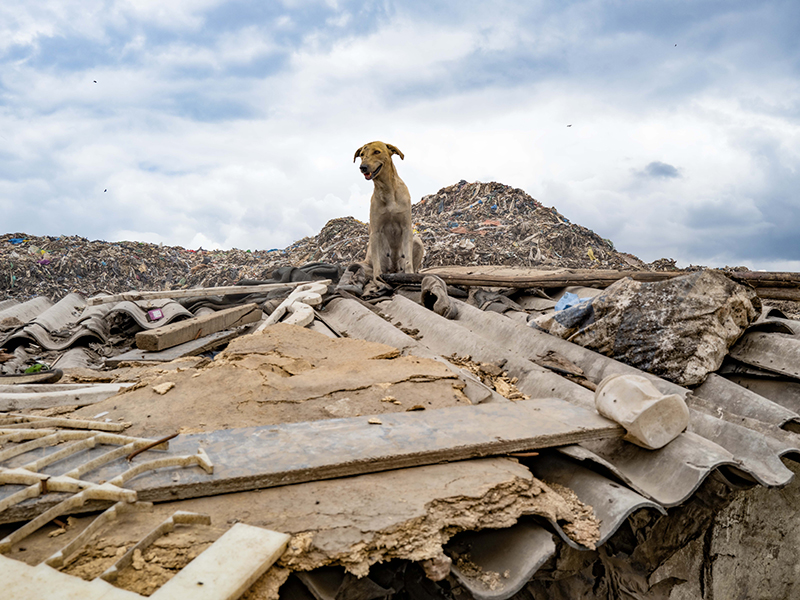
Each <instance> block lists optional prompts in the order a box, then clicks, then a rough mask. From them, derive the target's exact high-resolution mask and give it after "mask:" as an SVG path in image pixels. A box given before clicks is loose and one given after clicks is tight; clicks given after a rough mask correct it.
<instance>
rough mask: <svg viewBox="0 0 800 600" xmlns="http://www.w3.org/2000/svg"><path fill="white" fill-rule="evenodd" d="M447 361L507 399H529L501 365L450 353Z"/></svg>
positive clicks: (515, 379) (514, 378)
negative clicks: (476, 360)
mask: <svg viewBox="0 0 800 600" xmlns="http://www.w3.org/2000/svg"><path fill="white" fill-rule="evenodd" d="M447 360H448V361H450V362H451V363H453V364H454V365H457V366H459V367H461V368H463V369H466V370H467V371H469V372H470V373H472V374H473V375H475V377H477V378H478V379H480V380H481V382H482V383H483V384H484V385H485V386H487V387H489V388H491V389H493V390H494V391H496V392H497V393H498V394H500V395H501V396H503V397H504V398H508V399H509V400H529V399H530V396H529V395H527V394H523V393H522V392H520V391H519V389H518V388H517V381H518V379H517V378H516V377H509V376H508V372H506V371H503V370H502V368H501V367H499V366H498V365H494V364H489V363H481V362H475V361H473V360H472V359H471V357H469V356H457V355H455V354H454V355H452V356H449V357H448V358H447Z"/></svg>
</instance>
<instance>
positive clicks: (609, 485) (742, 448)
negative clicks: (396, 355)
mask: <svg viewBox="0 0 800 600" xmlns="http://www.w3.org/2000/svg"><path fill="white" fill-rule="evenodd" d="M453 302H455V303H456V304H457V306H458V318H457V319H456V320H448V319H445V318H443V317H441V316H439V315H437V314H435V313H433V312H432V311H429V310H427V309H425V308H424V307H422V306H421V305H419V304H417V303H415V302H413V301H411V300H409V299H407V298H405V297H403V296H400V295H395V297H394V298H393V299H392V300H391V301H387V302H383V303H381V304H379V305H378V307H377V308H378V309H379V310H380V312H381V313H382V314H383V315H384V316H386V317H388V318H389V320H390V321H391V324H390V323H389V322H387V321H386V320H385V319H384V318H382V316H379V315H377V314H375V313H374V312H372V311H371V310H369V309H368V308H366V307H365V306H364V305H362V304H360V303H358V302H357V301H355V300H343V299H335V300H333V301H331V302H330V303H329V304H328V306H327V310H326V311H325V313H324V318H325V320H326V322H329V323H330V324H332V325H333V326H334V327H335V328H336V329H338V330H340V331H343V332H346V333H347V334H348V335H350V336H353V337H361V338H364V339H368V340H372V341H380V342H383V343H388V344H392V345H395V346H396V347H398V348H401V349H403V350H404V351H406V352H409V353H411V354H417V355H420V356H424V355H428V354H430V353H433V354H437V355H442V356H450V355H452V354H457V355H460V356H464V355H470V356H472V357H473V359H474V360H477V361H480V362H490V363H491V362H496V361H498V360H506V363H505V365H504V367H503V368H504V369H507V370H508V372H509V375H513V376H515V377H518V378H519V381H518V383H517V386H518V387H519V388H520V390H522V391H523V392H525V393H527V394H530V395H531V396H532V397H537V396H543V395H555V396H557V397H559V398H563V399H565V400H567V401H569V402H573V403H575V404H576V405H579V406H584V407H587V408H588V407H590V406H594V400H593V394H592V392H590V391H589V390H587V389H586V388H584V387H581V386H580V385H578V384H576V383H573V382H571V381H568V380H567V379H564V378H562V377H560V376H558V375H555V374H554V373H552V372H551V371H548V370H546V369H544V368H542V367H540V366H539V365H537V364H536V363H534V362H533V360H535V359H537V358H538V357H540V356H542V355H544V354H545V353H546V352H547V351H550V350H552V351H556V352H558V353H560V354H561V355H562V356H565V357H566V358H568V359H569V360H571V361H572V362H573V363H575V364H576V365H577V366H578V367H580V368H581V369H582V370H583V371H584V373H585V374H586V376H587V378H588V379H589V380H590V381H592V382H594V383H599V382H600V381H601V380H602V379H603V378H604V377H606V376H608V375H611V374H615V373H637V374H639V375H643V376H646V377H648V378H650V379H652V380H653V381H654V383H656V386H657V387H658V388H659V389H660V390H661V391H663V392H665V393H676V392H677V393H680V394H682V395H684V397H686V399H687V402H688V404H689V406H690V407H691V421H690V427H689V430H688V431H686V432H684V433H683V434H681V435H680V436H679V437H678V438H677V439H676V440H674V441H673V442H671V443H670V444H668V445H667V446H665V447H664V448H662V449H660V450H655V451H651V450H645V449H642V448H639V447H637V446H634V445H632V444H629V443H626V442H624V441H622V440H605V441H594V442H585V443H582V444H580V445H574V446H567V447H562V448H560V449H559V451H558V452H557V453H552V454H548V455H546V456H545V458H543V459H542V460H537V461H535V462H533V461H532V462H531V466H530V468H531V470H532V471H533V473H534V475H535V476H537V477H541V478H542V479H544V480H545V481H552V482H556V483H562V484H563V485H566V486H568V487H569V488H571V489H572V490H573V491H575V493H576V494H577V495H578V497H579V498H580V499H581V500H582V501H583V502H584V503H586V504H588V505H590V506H592V507H593V508H594V510H595V514H596V515H597V517H598V519H599V520H600V522H601V539H600V542H599V543H600V544H602V543H605V542H606V541H607V540H608V539H609V538H610V537H611V536H612V535H613V534H614V533H615V532H616V531H617V529H618V528H619V527H620V526H621V525H622V524H623V523H624V521H625V520H626V519H627V518H628V517H629V516H630V515H631V514H632V513H634V512H635V511H637V510H639V509H641V508H651V509H653V510H657V511H660V512H662V513H664V514H666V509H667V508H669V507H673V506H677V505H680V504H681V503H683V502H685V501H686V500H687V499H688V498H689V497H690V496H691V495H692V494H693V493H694V492H695V490H697V488H698V487H699V486H700V485H701V483H702V482H703V481H704V480H705V479H706V478H707V477H708V476H709V474H710V473H711V472H712V471H714V470H720V471H721V472H722V473H723V474H726V473H730V474H731V475H735V476H739V477H745V478H747V479H750V480H752V481H755V482H757V483H759V484H761V485H765V486H770V487H780V486H784V485H786V484H788V483H789V482H790V481H791V479H792V477H793V473H792V472H791V471H790V470H789V469H787V468H786V467H785V466H784V464H783V462H782V461H781V457H783V456H789V457H791V458H795V459H797V458H800V438H798V436H796V435H795V434H794V433H792V431H797V426H798V424H800V415H798V414H797V413H796V412H794V410H793V407H795V406H797V404H796V403H794V404H793V403H791V402H787V403H785V404H781V403H780V400H779V399H778V398H775V399H774V401H772V400H769V399H767V398H764V397H762V396H759V395H758V394H756V393H753V392H750V391H748V390H747V389H745V388H743V387H741V386H739V385H736V384H735V383H733V382H731V381H728V380H727V379H725V378H723V377H720V376H717V375H711V376H710V377H709V378H708V380H707V381H706V382H705V383H704V384H703V385H702V386H700V388H698V389H697V390H695V391H694V393H691V392H689V390H687V389H685V388H681V387H680V386H677V385H675V384H673V383H670V382H668V381H664V380H661V379H658V378H656V377H653V376H651V375H649V374H647V373H643V372H641V371H638V370H637V369H634V368H633V367H629V366H627V365H624V364H622V363H619V362H617V361H614V360H613V359H610V358H608V357H606V356H603V355H600V354H597V353H595V352H593V351H591V350H586V349H585V348H582V347H580V346H577V345H575V344H572V343H570V342H567V341H565V340H562V339H560V338H556V337H553V336H550V335H548V334H546V333H544V332H541V331H537V330H535V329H532V328H530V327H527V326H526V325H524V324H523V323H524V319H516V318H513V316H512V318H509V317H508V316H505V315H501V314H498V313H495V312H483V311H480V310H479V309H477V308H475V307H473V306H470V305H468V304H466V303H463V302H459V301H457V300H453ZM393 325H394V326H393ZM398 327H402V328H403V329H406V330H416V331H417V333H416V335H415V337H416V338H417V339H412V338H411V337H409V336H406V335H405V334H403V333H402V332H401V331H400V329H398ZM749 335H753V334H748V336H749ZM759 335H760V336H766V337H768V338H770V339H771V341H770V342H763V341H761V340H760V344H759V345H758V346H757V347H754V346H753V344H747V343H746V342H745V343H743V344H742V346H745V349H742V350H741V351H739V352H738V353H739V354H742V353H744V354H746V356H747V359H746V361H743V362H746V364H753V363H755V361H756V360H760V362H761V363H762V364H763V363H764V359H763V354H764V353H765V352H766V351H765V349H764V346H767V347H768V348H772V350H771V352H770V356H775V355H777V354H780V353H781V349H782V348H783V347H785V346H784V345H785V344H787V340H788V339H791V342H789V343H792V342H797V341H800V338H797V337H793V338H789V337H788V336H786V334H777V333H769V334H759ZM745 338H747V336H745ZM775 346H780V348H781V349H776V348H775ZM737 350H738V349H737ZM766 360H767V361H768V360H769V359H766ZM772 360H773V361H776V359H775V358H773V359H772ZM748 361H749V362H748ZM776 362H777V361H776ZM768 364H774V363H768ZM779 364H781V365H782V364H783V363H779ZM796 364H797V363H796V362H795V365H796ZM778 368H780V367H779V366H776V367H774V368H773V371H777V369H778ZM795 368H796V367H795ZM780 373H781V374H783V375H786V374H787V372H786V369H785V368H784V370H783V371H780ZM792 374H793V373H792ZM590 466H591V468H587V467H590ZM603 472H605V473H606V474H607V475H606V476H603V475H601V474H600V473H603ZM621 484H624V485H621ZM548 529H549V531H551V532H554V533H555V534H556V535H558V536H559V537H560V538H561V539H562V540H563V541H564V542H566V543H567V544H570V545H571V546H573V547H574V546H575V545H574V544H573V543H572V542H571V541H570V540H569V538H568V537H567V536H566V534H565V533H564V532H563V531H562V530H561V529H560V527H559V526H558V524H553V523H551V524H550V527H549V528H548ZM548 529H543V528H542V526H541V525H537V524H535V523H532V522H528V521H525V522H520V523H518V524H517V525H515V526H514V527H512V528H510V529H509V530H503V531H499V532H498V531H481V532H473V533H463V534H461V535H460V536H458V538H457V540H456V541H454V543H456V544H461V545H468V546H470V548H472V551H471V557H472V561H473V562H474V563H476V564H477V565H478V566H480V567H481V568H482V569H483V570H484V571H494V572H498V573H507V574H508V576H507V577H505V578H503V579H502V580H501V582H500V585H497V583H496V582H495V584H494V585H492V586H491V587H490V586H487V585H486V583H485V582H484V581H483V580H482V579H481V578H478V577H474V576H470V574H469V573H466V572H463V571H461V570H459V569H458V568H457V567H455V568H454V571H453V572H454V574H455V575H456V577H457V578H458V579H459V580H460V582H461V583H462V584H463V585H464V586H465V587H466V588H467V589H468V590H469V591H470V593H471V594H472V595H473V596H474V597H475V598H478V599H479V600H490V599H491V600H504V599H505V598H508V597H510V596H512V595H514V594H515V593H516V592H517V591H519V590H520V589H521V588H522V587H523V586H524V585H525V583H526V582H527V581H528V580H529V579H530V577H531V576H532V575H533V573H535V571H536V569H537V568H538V567H539V566H541V565H542V564H543V563H544V562H545V561H546V560H547V559H548V558H550V557H551V556H553V555H554V554H555V551H556V550H555V546H554V545H553V542H552V536H551V535H550V534H549V533H548ZM476 549H480V550H479V551H476ZM523 557H524V558H523Z"/></svg>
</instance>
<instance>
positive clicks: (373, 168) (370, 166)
mask: <svg viewBox="0 0 800 600" xmlns="http://www.w3.org/2000/svg"><path fill="white" fill-rule="evenodd" d="M392 154H397V156H399V157H400V159H401V160H402V159H403V153H402V152H400V150H398V149H397V146H392V145H391V144H384V143H383V142H370V143H369V144H364V145H363V146H361V148H359V149H358V150H356V154H355V156H353V162H356V159H357V158H360V159H361V166H360V167H359V169H360V170H361V172H362V173H363V174H364V179H366V180H370V179H375V178H376V177H377V176H378V174H379V173H380V172H381V170H382V169H383V166H384V165H385V164H387V163H389V164H391V162H392Z"/></svg>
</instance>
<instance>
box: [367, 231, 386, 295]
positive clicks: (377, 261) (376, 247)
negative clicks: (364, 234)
mask: <svg viewBox="0 0 800 600" xmlns="http://www.w3.org/2000/svg"><path fill="white" fill-rule="evenodd" d="M377 237H378V236H376V238H377ZM369 246H370V248H369V250H370V260H371V261H372V282H373V283H374V284H375V285H377V284H378V278H379V277H380V276H381V274H382V273H383V268H382V266H383V265H382V258H383V257H382V253H383V249H382V248H381V244H380V243H379V242H378V239H374V240H371V243H370V245H369Z"/></svg>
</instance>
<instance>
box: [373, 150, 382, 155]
mask: <svg viewBox="0 0 800 600" xmlns="http://www.w3.org/2000/svg"><path fill="white" fill-rule="evenodd" d="M380 153H381V151H380V150H375V151H374V152H373V154H380Z"/></svg>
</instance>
